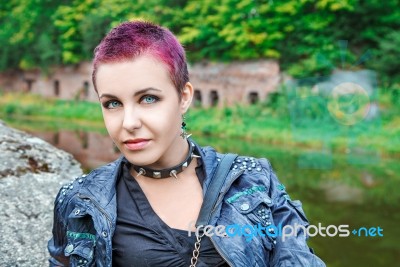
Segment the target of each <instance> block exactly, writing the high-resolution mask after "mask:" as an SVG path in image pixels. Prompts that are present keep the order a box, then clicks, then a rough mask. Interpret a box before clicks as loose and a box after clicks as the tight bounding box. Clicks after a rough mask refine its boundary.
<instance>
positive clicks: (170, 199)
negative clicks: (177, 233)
mask: <svg viewBox="0 0 400 267" xmlns="http://www.w3.org/2000/svg"><path fill="white" fill-rule="evenodd" d="M138 183H139V185H140V187H141V189H142V191H143V193H144V194H145V196H146V198H147V200H148V202H149V204H150V206H151V207H152V209H153V210H154V212H155V213H156V214H157V215H158V216H159V217H160V219H161V220H163V221H164V222H165V223H166V224H167V225H168V226H169V227H171V228H175V229H182V230H189V229H188V228H190V230H193V231H194V230H195V228H194V223H195V222H196V220H197V217H198V214H199V211H200V208H201V204H202V202H203V192H202V188H201V185H200V183H199V180H198V178H197V176H195V175H189V176H185V177H178V179H175V178H174V179H172V178H171V179H164V180H158V181H143V180H138Z"/></svg>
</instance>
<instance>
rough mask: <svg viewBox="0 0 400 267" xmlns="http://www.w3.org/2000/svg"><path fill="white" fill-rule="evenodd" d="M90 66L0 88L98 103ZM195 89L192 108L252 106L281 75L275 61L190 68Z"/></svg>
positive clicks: (20, 78)
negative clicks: (194, 106)
mask: <svg viewBox="0 0 400 267" xmlns="http://www.w3.org/2000/svg"><path fill="white" fill-rule="evenodd" d="M91 71H92V67H91V63H89V62H84V63H81V64H80V65H77V66H74V67H72V66H69V67H58V68H53V69H52V70H51V71H50V72H49V73H50V74H48V75H44V74H42V73H41V72H39V71H31V72H13V73H11V72H8V73H0V88H2V89H3V90H6V91H7V90H8V91H29V92H32V93H38V94H41V95H44V96H47V97H59V98H63V99H85V100H89V101H97V95H96V93H95V91H94V89H93V85H92V81H91ZM189 73H190V81H191V82H192V84H193V86H194V88H195V98H194V101H193V105H198V106H203V107H209V106H223V105H232V104H234V103H243V104H248V103H254V102H257V101H259V100H264V99H265V98H266V97H267V95H268V93H270V92H272V91H274V90H276V88H277V86H278V85H279V82H280V79H281V75H280V70H279V65H278V63H277V62H276V61H269V60H259V61H249V62H236V63H229V64H224V63H202V64H194V65H192V66H189Z"/></svg>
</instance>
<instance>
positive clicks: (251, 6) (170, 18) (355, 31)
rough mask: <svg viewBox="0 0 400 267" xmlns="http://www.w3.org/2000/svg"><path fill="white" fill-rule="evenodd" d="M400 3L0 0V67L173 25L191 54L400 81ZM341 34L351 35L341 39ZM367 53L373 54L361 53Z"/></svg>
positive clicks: (75, 54)
mask: <svg viewBox="0 0 400 267" xmlns="http://www.w3.org/2000/svg"><path fill="white" fill-rule="evenodd" d="M398 4H399V3H398V0H388V1H385V3H384V4H382V1H379V0H370V1H362V0H341V1H337V0H287V1H276V0H268V1H267V0H218V1H214V0H204V1H197V0H60V1H52V0H23V1H1V3H0V23H1V25H2V27H1V28H0V42H1V44H2V47H1V50H0V70H4V69H9V68H11V69H12V68H21V69H30V68H35V67H41V68H48V67H49V66H51V65H55V64H60V63H62V64H75V63H78V62H80V61H82V60H89V59H91V57H92V53H93V49H94V48H95V46H96V45H97V44H98V43H99V41H100V40H101V39H102V38H103V36H104V35H105V34H106V33H107V32H108V31H109V30H110V29H111V28H112V27H114V26H115V25H117V24H119V23H120V22H122V21H126V20H131V19H137V18H141V19H146V20H151V21H154V22H156V23H159V24H162V25H164V26H166V27H168V28H170V29H171V30H172V31H173V32H174V33H175V34H177V36H178V38H179V39H180V40H181V42H182V43H183V44H184V45H185V47H186V49H187V51H188V57H189V59H190V60H191V61H199V60H203V59H208V60H222V61H230V60H249V59H259V58H273V59H277V60H279V62H280V63H281V66H282V69H283V70H285V71H287V72H288V73H289V74H291V75H293V76H295V77H306V76H311V75H326V74H328V73H330V72H331V71H332V69H334V68H344V69H349V68H356V69H357V68H364V67H369V68H374V69H376V70H377V71H378V72H379V74H381V76H383V78H384V79H383V80H384V81H385V82H386V83H387V84H393V83H399V81H400V78H399V77H400V76H399V74H398V72H397V69H398V67H399V65H398V63H396V62H393V58H394V57H395V56H396V55H398V54H399V47H400V37H399V36H400V34H399V31H398V29H399V28H400V9H399V8H398ZM339 40H347V41H346V42H342V43H341V45H338V41H339ZM367 51H370V54H369V55H373V57H372V58H371V57H370V58H368V57H369V56H364V57H363V58H362V56H363V54H364V53H365V52H367Z"/></svg>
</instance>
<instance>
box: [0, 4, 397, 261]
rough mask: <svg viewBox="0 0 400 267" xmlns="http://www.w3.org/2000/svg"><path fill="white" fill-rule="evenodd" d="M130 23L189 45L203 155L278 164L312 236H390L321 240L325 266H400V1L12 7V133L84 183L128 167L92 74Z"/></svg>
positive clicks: (4, 105) (7, 46) (8, 88)
mask: <svg viewBox="0 0 400 267" xmlns="http://www.w3.org/2000/svg"><path fill="white" fill-rule="evenodd" d="M132 19H146V20H150V21H153V22H155V23H158V24H161V25H163V26H165V27H168V28H169V29H171V31H172V32H174V34H176V35H177V36H178V38H179V40H180V41H181V42H182V44H184V46H185V49H186V51H187V57H188V60H189V63H190V67H189V68H190V79H191V82H192V83H193V85H194V87H195V90H196V91H195V101H194V103H193V107H192V108H191V110H190V111H189V112H188V114H187V125H188V126H187V128H188V130H189V132H191V133H192V134H193V137H194V139H195V140H196V141H197V142H198V143H200V144H201V145H211V146H213V147H215V148H216V149H217V150H219V151H220V152H236V153H239V154H244V155H250V156H255V157H266V158H268V159H269V160H270V161H271V162H272V165H273V167H274V169H275V171H276V173H277V174H278V177H279V178H280V180H281V181H282V182H283V183H284V184H285V186H286V190H287V191H288V192H289V194H290V196H291V198H292V199H300V200H301V201H302V202H303V206H304V210H305V212H306V214H307V216H308V219H309V221H310V223H311V224H314V225H318V223H321V224H322V226H325V227H326V226H329V225H336V226H338V225H341V224H347V225H349V230H350V231H352V230H353V229H359V228H360V227H366V228H370V227H380V228H382V229H383V232H382V233H383V236H371V235H370V234H366V233H365V232H360V233H359V232H357V233H350V236H348V237H338V236H336V237H329V236H327V237H321V236H316V237H313V238H311V239H310V241H309V245H310V246H311V247H313V248H314V250H315V252H316V254H317V255H319V256H320V257H321V258H322V259H323V260H324V261H325V262H326V264H327V266H387V265H394V264H395V263H396V262H399V261H400V246H399V244H398V236H400V230H399V227H397V223H398V222H400V213H399V210H400V209H399V206H400V205H399V201H400V192H399V188H400V175H399V171H400V166H399V165H400V164H399V163H400V117H399V115H400V107H399V106H400V105H399V103H400V74H399V72H398V70H399V69H400V56H399V55H400V31H399V29H400V2H399V1H398V0H387V1H384V2H382V1H377V0H369V1H361V0H337V1H335V0H315V1H310V0H287V1H279V0H219V1H215V0H204V1H190V0H171V1H167V0H157V1H156V0H146V1H142V0H137V1H129V0H80V1H71V0H60V1H50V0H20V1H12V0H11V1H1V2H0V25H1V27H0V43H1V46H0V116H1V117H0V118H1V120H4V121H5V122H7V124H8V125H10V126H12V127H14V128H17V129H21V130H24V131H27V132H29V133H32V134H33V135H35V136H38V137H40V138H42V139H44V140H46V141H48V142H50V143H51V144H53V145H55V146H57V147H59V148H61V149H63V150H65V151H68V152H70V153H72V154H73V155H74V157H75V158H76V159H77V160H78V161H79V162H80V163H81V164H82V166H83V168H84V170H85V171H86V172H88V171H90V170H92V169H93V168H96V167H98V166H100V165H102V164H104V163H106V162H109V161H111V160H114V159H116V158H117V157H118V156H119V152H118V150H116V149H115V147H114V146H113V144H112V141H111V140H110V139H109V138H108V135H107V132H106V130H105V128H104V125H103V122H102V115H101V109H100V105H99V104H98V103H97V102H96V94H95V92H94V90H93V86H92V83H91V77H90V75H91V64H90V61H91V58H92V55H93V49H94V48H95V46H96V45H97V44H98V43H99V42H100V40H101V39H102V38H103V37H104V35H105V34H106V33H107V32H108V31H109V30H110V29H111V28H112V27H114V26H116V25H118V24H119V23H121V22H123V21H126V20H132Z"/></svg>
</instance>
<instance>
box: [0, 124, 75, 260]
mask: <svg viewBox="0 0 400 267" xmlns="http://www.w3.org/2000/svg"><path fill="white" fill-rule="evenodd" d="M81 174H82V170H81V168H80V164H79V163H78V162H77V161H76V160H75V159H74V158H73V157H72V156H71V155H70V154H68V153H66V152H64V151H62V150H59V149H57V148H55V147H53V146H52V145H50V144H49V143H47V142H45V141H43V140H41V139H39V138H36V137H33V136H31V135H29V134H26V133H24V132H21V131H18V130H15V129H12V128H9V127H7V126H6V125H5V124H4V123H3V122H2V121H0V239H1V241H0V266H4V267H8V266H15V267H16V266H48V257H49V256H48V252H47V241H48V240H49V239H50V238H51V229H52V224H53V202H54V198H55V196H56V194H57V192H58V190H59V188H60V187H61V186H62V185H63V184H65V183H67V182H69V181H70V180H72V179H73V178H75V177H76V176H79V175H81Z"/></svg>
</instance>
